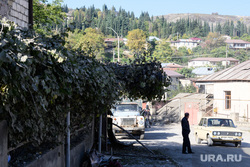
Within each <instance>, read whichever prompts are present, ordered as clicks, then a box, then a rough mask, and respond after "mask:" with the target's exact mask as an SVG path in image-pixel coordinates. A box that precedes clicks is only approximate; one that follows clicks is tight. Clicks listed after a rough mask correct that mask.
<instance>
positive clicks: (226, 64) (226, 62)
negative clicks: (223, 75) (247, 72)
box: [226, 44, 227, 68]
mask: <svg viewBox="0 0 250 167" xmlns="http://www.w3.org/2000/svg"><path fill="white" fill-rule="evenodd" d="M226 68H227V44H226Z"/></svg>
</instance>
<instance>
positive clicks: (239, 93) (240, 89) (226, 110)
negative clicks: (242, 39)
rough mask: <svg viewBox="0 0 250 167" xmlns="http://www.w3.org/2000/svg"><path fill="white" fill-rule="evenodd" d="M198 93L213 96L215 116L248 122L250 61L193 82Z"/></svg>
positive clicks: (249, 115)
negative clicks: (198, 90) (197, 88)
mask: <svg viewBox="0 0 250 167" xmlns="http://www.w3.org/2000/svg"><path fill="white" fill-rule="evenodd" d="M195 83H196V85H197V86H198V87H199V89H200V92H203V93H206V94H213V97H214V99H213V110H214V115H215V116H223V117H230V118H233V119H235V120H236V121H250V60H248V61H245V62H243V63H241V64H238V65H236V66H234V67H231V68H227V69H224V70H222V71H219V72H216V73H214V74H211V75H209V76H206V77H204V78H201V79H198V80H196V81H195Z"/></svg>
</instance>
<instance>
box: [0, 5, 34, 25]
mask: <svg viewBox="0 0 250 167" xmlns="http://www.w3.org/2000/svg"><path fill="white" fill-rule="evenodd" d="M0 17H6V18H7V19H8V20H10V21H13V22H15V23H16V24H18V25H19V26H20V27H28V23H29V0H1V1H0Z"/></svg>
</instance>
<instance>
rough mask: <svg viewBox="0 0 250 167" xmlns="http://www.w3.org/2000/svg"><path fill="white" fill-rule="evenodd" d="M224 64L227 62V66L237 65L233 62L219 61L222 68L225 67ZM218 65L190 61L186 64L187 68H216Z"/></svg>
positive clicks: (208, 62)
mask: <svg viewBox="0 0 250 167" xmlns="http://www.w3.org/2000/svg"><path fill="white" fill-rule="evenodd" d="M226 62H227V65H230V64H235V65H236V64H238V62H235V61H221V64H222V65H223V66H226ZM218 63H219V62H210V61H190V62H188V68H191V67H204V66H217V64H218Z"/></svg>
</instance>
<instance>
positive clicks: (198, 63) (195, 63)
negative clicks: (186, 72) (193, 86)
mask: <svg viewBox="0 0 250 167" xmlns="http://www.w3.org/2000/svg"><path fill="white" fill-rule="evenodd" d="M210 65H212V64H211V63H210V62H209V61H190V62H188V68H190V67H202V66H210Z"/></svg>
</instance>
